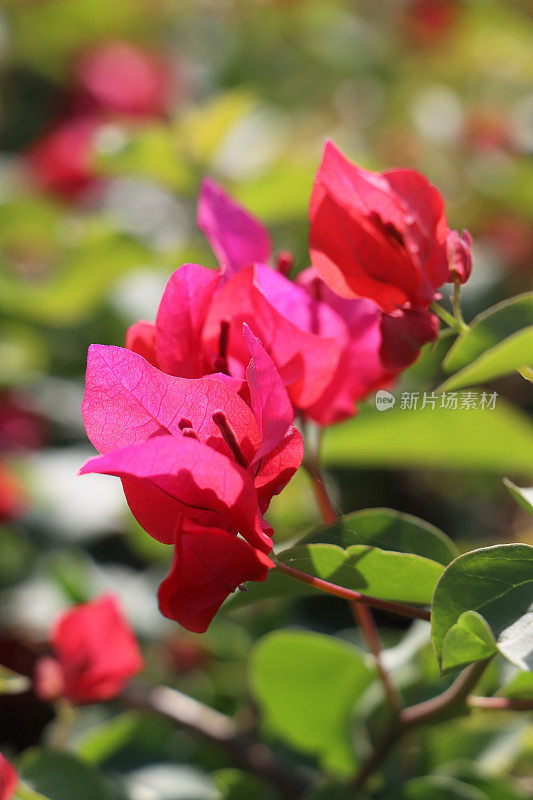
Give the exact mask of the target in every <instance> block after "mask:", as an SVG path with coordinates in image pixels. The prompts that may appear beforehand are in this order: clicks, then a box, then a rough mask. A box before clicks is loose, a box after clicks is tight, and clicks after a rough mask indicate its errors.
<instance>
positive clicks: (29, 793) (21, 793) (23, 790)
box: [13, 781, 49, 800]
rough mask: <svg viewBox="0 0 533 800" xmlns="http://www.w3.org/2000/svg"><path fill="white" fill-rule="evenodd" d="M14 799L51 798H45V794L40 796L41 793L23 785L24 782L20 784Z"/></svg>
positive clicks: (46, 799) (36, 799) (38, 799)
mask: <svg viewBox="0 0 533 800" xmlns="http://www.w3.org/2000/svg"><path fill="white" fill-rule="evenodd" d="M13 797H14V800H49V798H48V797H45V796H44V794H40V792H36V791H34V790H33V789H32V788H31V787H30V786H28V785H27V784H25V783H23V782H22V781H19V782H18V785H17V788H16V791H15V794H14V795H13Z"/></svg>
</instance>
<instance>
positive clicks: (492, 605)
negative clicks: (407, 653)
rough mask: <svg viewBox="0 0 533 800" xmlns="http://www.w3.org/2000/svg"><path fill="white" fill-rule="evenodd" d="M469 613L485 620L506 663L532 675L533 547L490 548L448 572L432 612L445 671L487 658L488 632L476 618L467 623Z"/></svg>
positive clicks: (435, 639) (460, 561)
mask: <svg viewBox="0 0 533 800" xmlns="http://www.w3.org/2000/svg"><path fill="white" fill-rule="evenodd" d="M465 611H475V612H477V614H478V615H479V616H481V617H482V618H483V620H484V621H485V622H486V624H487V626H488V630H490V632H491V633H492V636H493V637H494V640H495V642H496V646H497V648H498V650H499V652H500V653H501V654H502V655H503V656H505V658H507V659H508V660H509V661H511V663H513V664H515V665H516V666H518V667H519V668H520V669H523V670H531V668H532V667H533V547H531V546H530V545H526V544H503V545H495V546H494V547H484V548H481V549H480V550H473V551H472V552H470V553H465V554H464V555H462V556H459V558H456V559H455V561H452V563H451V564H450V565H449V566H448V567H447V568H446V570H445V572H444V574H443V575H442V577H441V578H440V580H439V582H438V584H437V587H436V589H435V594H434V597H433V606H432V612H431V630H432V640H433V647H434V649H435V653H436V656H437V659H438V662H439V665H440V667H441V669H442V671H443V672H447V671H449V670H451V669H455V668H457V667H459V666H464V665H465V664H468V663H472V662H473V661H478V660H480V659H482V658H486V657H487V656H486V654H485V653H486V652H487V648H488V641H489V640H488V638H487V634H486V631H484V629H483V627H482V626H481V624H480V621H479V620H477V622H474V618H473V617H472V616H471V615H469V616H467V617H466V618H462V619H461V617H462V615H463V614H464V612H465ZM457 623H459V626H458V627H456V628H455V633H452V635H451V638H450V639H449V640H447V634H448V633H449V631H450V630H451V629H452V628H454V626H456V625H457ZM475 639H479V640H480V641H481V642H482V643H483V645H481V644H479V642H478V643H477V644H478V649H477V651H476V652H475V653H473V652H472V647H473V644H474V640H475ZM474 649H475V648H474Z"/></svg>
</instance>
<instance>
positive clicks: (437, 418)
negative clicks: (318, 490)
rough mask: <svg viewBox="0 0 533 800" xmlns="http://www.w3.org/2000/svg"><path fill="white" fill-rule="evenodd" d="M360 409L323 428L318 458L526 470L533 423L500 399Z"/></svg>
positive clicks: (531, 463)
mask: <svg viewBox="0 0 533 800" xmlns="http://www.w3.org/2000/svg"><path fill="white" fill-rule="evenodd" d="M398 405H399V403H398V401H397V402H396V406H395V408H394V409H392V410H390V411H383V412H382V411H376V410H374V409H371V408H366V409H365V410H364V412H361V414H360V415H359V416H358V417H355V418H354V419H352V420H350V421H349V422H346V423H343V424H341V425H336V426H333V427H331V428H328V429H327V431H326V432H325V435H324V449H323V454H324V461H325V463H326V464H329V465H336V466H355V465H357V466H374V467H394V466H400V467H402V468H407V467H435V468H439V469H441V468H443V467H447V468H453V469H475V470H480V471H486V472H498V473H499V472H502V471H516V472H520V471H521V472H531V471H532V470H533V426H532V425H531V422H530V420H529V419H528V417H527V416H526V415H525V414H522V413H521V412H519V411H517V410H516V409H514V408H512V407H511V406H510V405H508V404H507V403H505V402H504V401H503V400H501V399H500V398H498V399H497V401H496V405H495V408H494V410H487V409H485V410H482V409H480V408H472V409H460V408H458V409H456V410H453V409H446V408H438V407H435V409H432V408H431V407H429V406H427V407H426V408H424V409H418V410H403V409H401V408H398Z"/></svg>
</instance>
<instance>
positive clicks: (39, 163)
mask: <svg viewBox="0 0 533 800" xmlns="http://www.w3.org/2000/svg"><path fill="white" fill-rule="evenodd" d="M101 124H102V120H101V119H100V118H99V117H96V116H91V115H85V116H80V117H73V118H72V119H67V120H65V121H63V122H59V123H58V124H57V125H56V126H55V127H54V128H52V129H51V130H50V131H49V132H48V133H46V134H45V135H44V136H43V137H42V138H41V139H39V140H38V141H37V142H36V143H35V144H34V145H32V146H31V147H30V149H29V150H28V151H27V153H26V157H25V159H26V164H27V165H28V167H29V169H30V172H31V174H32V177H33V179H34V180H35V182H36V184H37V185H38V187H39V188H40V189H41V190H43V191H45V192H53V193H55V194H58V195H60V196H62V197H64V198H65V199H71V198H73V197H75V196H76V195H78V194H79V193H80V192H81V191H83V190H84V189H86V188H87V187H88V186H89V185H90V184H91V183H92V182H93V181H94V169H93V165H92V142H93V139H94V136H95V134H96V131H97V130H98V127H99V126H100V125H101Z"/></svg>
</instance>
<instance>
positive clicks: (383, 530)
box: [301, 508, 457, 565]
mask: <svg viewBox="0 0 533 800" xmlns="http://www.w3.org/2000/svg"><path fill="white" fill-rule="evenodd" d="M315 542H316V543H325V544H337V545H339V546H340V547H344V548H346V547H349V546H351V545H369V546H370V547H379V548H380V549H381V550H392V551H394V552H398V553H413V554H414V555H417V556H423V557H424V558H429V559H431V560H433V561H437V562H438V563H439V564H444V565H446V564H449V563H450V561H453V559H454V558H455V557H456V556H457V548H456V547H455V545H454V543H453V542H452V540H451V539H449V538H448V537H447V536H446V534H445V533H443V532H442V531H440V530H439V529H438V528H436V527H435V526H434V525H431V524H430V523H429V522H424V520H422V519H418V517H413V516H411V514H402V513H401V512H400V511H394V510H393V509H391V508H366V509H363V510H362V511H354V512H353V513H352V514H345V515H344V516H342V517H340V518H339V520H338V522H337V523H336V524H335V525H321V526H320V527H319V528H317V529H315V530H314V531H312V532H311V533H309V534H308V535H307V536H306V537H305V538H304V539H303V540H302V542H301V543H302V544H313V543H315Z"/></svg>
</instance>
